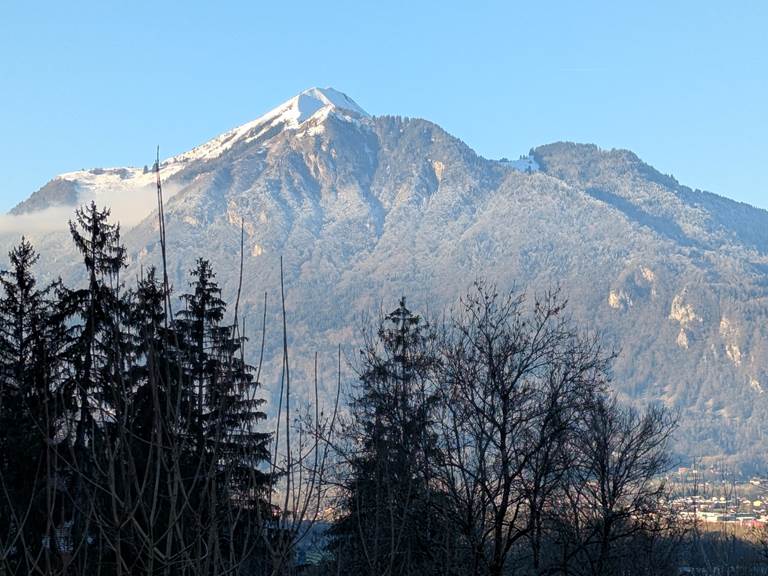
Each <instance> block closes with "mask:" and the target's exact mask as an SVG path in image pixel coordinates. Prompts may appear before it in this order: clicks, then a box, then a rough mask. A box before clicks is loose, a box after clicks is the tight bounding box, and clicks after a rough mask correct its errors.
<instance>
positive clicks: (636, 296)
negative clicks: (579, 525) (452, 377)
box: [0, 88, 768, 466]
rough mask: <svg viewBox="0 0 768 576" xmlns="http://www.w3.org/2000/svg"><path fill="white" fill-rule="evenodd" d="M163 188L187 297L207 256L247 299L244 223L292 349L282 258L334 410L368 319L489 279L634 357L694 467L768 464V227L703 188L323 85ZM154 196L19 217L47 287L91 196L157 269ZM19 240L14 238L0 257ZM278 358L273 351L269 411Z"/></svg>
mask: <svg viewBox="0 0 768 576" xmlns="http://www.w3.org/2000/svg"><path fill="white" fill-rule="evenodd" d="M160 175H161V178H162V180H163V185H164V189H165V190H166V191H167V192H168V194H169V196H170V197H169V198H168V200H167V202H166V211H167V214H166V220H167V224H166V226H167V233H168V250H169V254H170V262H169V264H170V266H171V270H170V274H171V278H172V282H173V284H174V286H175V289H176V292H180V291H181V290H183V289H184V288H186V278H185V274H186V271H187V270H189V269H190V268H191V266H192V262H193V260H194V259H195V258H196V257H197V256H199V255H202V256H205V257H208V258H210V259H211V260H212V261H213V262H214V263H215V266H216V269H217V271H218V276H219V280H220V281H221V283H222V285H223V287H224V294H225V297H227V298H228V299H229V300H230V301H232V300H233V299H234V295H235V293H236V289H237V286H236V284H237V271H238V267H239V256H238V254H239V246H240V227H241V223H244V228H245V242H246V256H247V258H246V262H245V273H244V284H243V286H244V288H243V297H242V301H241V310H244V311H245V313H246V315H247V317H248V323H249V325H250V327H251V328H252V329H249V332H250V334H251V337H252V339H253V340H255V341H256V343H258V341H259V338H260V332H259V326H258V324H260V319H261V314H262V305H263V299H264V292H265V291H266V292H268V294H269V296H268V303H267V318H268V342H273V341H274V342H275V343H277V341H278V336H279V323H278V317H277V312H278V304H279V303H278V300H277V297H278V296H279V269H280V262H279V258H280V256H282V257H283V261H284V266H285V281H286V298H287V307H288V317H289V331H290V335H291V339H292V342H293V346H292V350H291V355H292V358H293V359H294V362H295V363H296V365H297V366H298V370H297V385H299V386H301V385H302V382H303V383H308V382H309V381H310V380H309V374H308V372H307V370H306V367H307V366H309V365H310V362H309V359H310V358H311V355H312V354H313V353H314V351H315V350H317V351H319V352H320V357H321V368H322V374H323V383H324V389H325V390H326V392H329V391H330V389H331V388H332V385H333V366H334V365H335V347H336V345H337V343H341V344H342V345H344V346H345V350H346V352H347V354H348V355H349V356H350V357H354V356H355V352H354V350H355V348H354V344H352V343H354V342H355V338H356V337H357V336H358V335H359V333H360V331H359V327H360V324H361V318H363V317H364V316H365V315H366V314H368V315H370V314H371V313H373V314H375V313H376V312H377V311H378V310H379V309H380V308H381V307H382V306H383V308H384V309H388V308H389V307H391V306H392V305H393V304H394V303H395V301H396V299H397V298H398V297H399V296H400V295H401V294H405V295H407V296H408V298H409V302H410V303H411V307H412V308H414V309H416V310H420V311H421V312H422V313H427V314H429V313H438V312H440V311H442V310H443V309H444V308H445V307H447V306H450V305H451V304H452V303H453V302H455V300H456V298H457V297H458V296H459V295H460V294H461V293H462V292H464V291H465V290H466V289H467V288H468V287H469V286H470V285H471V283H472V282H473V280H475V279H476V278H481V277H482V278H488V279H490V280H492V281H494V282H496V283H497V284H498V286H499V287H500V288H502V289H506V288H512V287H518V288H519V289H523V288H524V289H526V290H528V291H529V292H537V291H541V290H545V289H547V288H548V287H550V286H552V285H560V286H561V288H562V290H563V292H564V293H565V294H566V295H567V296H568V299H569V302H570V306H569V307H570V311H571V314H572V315H573V317H574V319H575V320H576V321H578V322H579V323H580V324H581V325H582V326H583V327H584V328H585V329H588V330H594V331H599V332H600V333H601V334H602V335H603V339H604V341H605V343H606V345H608V346H615V347H616V348H617V350H618V351H619V353H618V357H617V361H616V363H615V365H614V382H613V384H614V387H615V388H616V390H617V391H618V392H619V393H620V395H622V396H623V397H624V398H626V399H629V400H630V401H632V402H636V403H638V404H645V403H652V402H662V403H664V404H666V405H668V406H670V407H673V408H674V409H677V410H679V411H680V421H681V427H680V430H679V433H678V444H677V447H678V450H679V452H680V454H681V455H684V456H686V457H689V456H697V457H707V458H712V459H720V460H723V461H726V462H730V463H733V464H751V465H755V466H759V465H764V463H765V450H764V448H763V445H764V442H765V439H766V432H768V424H766V422H767V421H768V419H766V415H767V414H768V333H767V329H766V310H768V306H767V305H768V212H765V211H763V210H759V209H757V208H753V207H751V206H748V205H746V204H740V203H737V202H734V201H731V200H728V199H726V198H723V197H720V196H717V195H714V194H710V193H707V192H702V191H699V190H691V189H690V188H687V187H685V186H683V185H681V184H679V183H678V182H677V181H676V180H675V179H674V178H672V177H671V176H668V175H664V174H661V173H659V172H658V171H656V170H655V169H653V168H652V167H651V166H648V165H647V164H645V163H643V162H642V161H641V160H640V159H639V158H638V157H637V156H636V155H634V154H633V153H631V152H629V151H626V150H601V149H599V148H597V147H596V146H593V145H588V144H574V143H566V142H560V143H556V144H550V145H546V146H542V147H539V148H535V149H533V150H531V152H530V153H529V154H528V155H527V156H525V157H523V158H521V159H520V160H517V161H513V162H510V161H506V160H501V161H497V160H489V159H485V158H482V157H480V156H479V155H477V154H476V153H475V152H474V151H472V150H471V149H470V148H469V147H468V146H466V145H465V144H464V143H463V142H461V141H460V140H459V139H457V138H455V137H453V136H451V135H449V134H447V133H446V132H445V131H444V130H442V129H441V128H440V127H439V126H437V125H435V124H433V123H431V122H428V121H426V120H421V119H410V118H401V117H395V116H380V117H372V116H370V115H368V114H367V113H366V112H365V111H364V110H363V109H362V108H361V107H360V106H358V105H357V104H356V103H355V102H354V101H352V100H351V99H350V98H349V97H347V96H346V95H344V94H342V93H340V92H337V91H335V90H332V89H317V88H313V89H311V90H308V91H306V92H303V93H301V94H299V95H298V96H296V97H294V98H292V99H290V100H288V101H287V102H285V103H284V104H282V105H281V106H278V107H277V108H275V109H274V110H272V111H271V112H269V113H267V114H265V115H264V116H261V117H260V118H258V119H257V120H254V121H253V122H250V123H248V124H245V125H243V126H240V127H238V128H235V129H234V130H231V131H229V132H226V133H224V134H222V135H221V136H219V137H217V138H215V139H213V140H211V141H210V142H207V143H205V144H203V145H201V146H198V147H197V148H194V149H192V150H191V151H190V152H187V153H184V154H181V155H178V156H175V157H173V158H169V159H167V160H165V161H163V162H161V164H160ZM154 178H155V175H154V174H153V173H152V171H151V170H144V169H140V168H117V169H114V168H113V169H97V170H91V171H81V172H72V173H69V174H64V175H61V176H59V177H58V178H55V179H54V180H52V181H51V182H49V183H48V184H46V185H45V186H44V187H43V188H41V189H40V190H39V191H37V192H35V193H34V194H32V195H31V196H30V198H29V199H28V200H26V201H25V202H22V203H21V204H20V205H19V206H17V207H16V208H15V209H14V210H13V211H12V214H14V215H15V216H14V217H13V218H20V219H23V220H22V222H24V223H28V224H29V230H30V232H29V233H28V236H31V237H32V239H33V240H34V242H35V243H36V244H37V246H38V248H39V249H40V251H41V252H42V254H43V258H42V260H41V270H43V271H44V272H45V273H46V274H47V275H48V276H58V275H61V276H62V277H64V278H65V280H67V281H69V282H77V281H78V279H79V274H80V269H79V265H78V264H77V258H75V257H74V256H73V252H72V248H71V247H70V245H69V243H68V242H67V239H66V237H67V232H66V230H65V229H64V228H63V227H62V228H60V229H57V230H53V231H51V230H50V229H49V228H47V227H40V229H39V230H37V229H36V227H35V226H34V223H35V222H36V221H37V220H41V219H44V218H51V217H54V218H59V219H61V220H62V221H63V220H65V219H66V216H65V215H63V214H64V213H67V212H69V211H71V210H72V208H73V207H74V206H75V205H77V204H78V203H80V202H83V201H86V200H89V199H92V198H93V199H96V200H97V201H102V202H104V203H110V204H114V205H116V206H121V207H123V208H124V209H125V210H126V211H125V213H126V214H129V213H130V223H129V224H128V222H129V221H128V220H126V223H127V224H128V225H126V226H124V228H125V229H124V238H125V242H126V244H127V246H128V250H129V255H130V266H129V269H128V270H127V272H126V276H125V278H134V277H135V276H136V275H138V274H139V271H140V268H141V267H142V266H147V265H149V264H151V263H157V262H158V252H159V248H158V241H157V224H156V214H155V212H154V207H155V203H154V202H155V200H154ZM117 213H118V215H120V210H117ZM11 220H12V218H11ZM4 221H6V220H4ZM17 236H18V234H17V233H16V232H14V233H11V232H10V230H6V231H0V244H2V247H6V246H9V245H10V244H11V243H12V242H14V241H16V240H17ZM253 346H254V347H257V344H253ZM275 357H276V354H275V348H274V346H273V347H272V348H270V347H269V346H268V350H267V358H268V362H267V365H266V368H265V372H264V374H266V377H265V378H263V379H264V380H265V390H266V393H267V394H271V393H272V390H274V385H273V384H272V383H273V382H274V381H275V380H276V379H278V378H279V374H280V373H279V363H278V362H276V361H275V359H274V358H275ZM347 372H349V370H348V371H347ZM307 389H308V386H307Z"/></svg>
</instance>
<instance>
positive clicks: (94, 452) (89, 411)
mask: <svg viewBox="0 0 768 576" xmlns="http://www.w3.org/2000/svg"><path fill="white" fill-rule="evenodd" d="M109 216H110V211H109V209H107V208H104V209H99V208H97V207H96V204H95V203H94V202H91V203H90V204H89V205H87V206H85V207H83V208H80V209H78V210H77V211H76V212H75V219H74V221H70V223H69V228H70V232H71V235H72V240H73V242H74V244H75V247H76V248H77V250H78V251H79V252H80V254H81V255H82V257H83V264H84V267H85V271H86V274H87V278H88V285H87V286H86V287H84V288H80V289H74V290H71V289H67V288H62V289H61V295H60V298H59V314H60V315H61V316H62V317H63V318H65V319H66V321H67V324H68V326H69V328H68V342H67V350H66V356H67V362H68V363H69V365H70V378H69V379H68V381H67V383H66V392H65V393H66V396H67V398H68V399H69V401H70V410H71V411H72V413H73V416H74V423H73V425H72V426H71V427H72V428H73V429H74V442H73V445H72V458H71V461H72V465H73V468H72V470H71V482H70V483H71V490H70V499H71V502H70V506H71V508H70V511H69V517H70V519H69V520H68V521H67V526H71V529H72V535H73V543H74V546H80V545H81V544H82V543H84V542H87V541H89V539H90V538H91V536H90V535H89V534H88V533H87V525H88V523H89V521H90V519H89V518H88V516H89V515H90V514H93V508H92V507H91V508H90V509H89V508H88V507H87V506H86V503H87V502H93V501H94V498H95V496H93V494H104V495H106V494H108V492H106V491H99V490H97V489H96V487H97V486H99V485H100V484H104V483H105V482H107V481H108V479H106V478H104V477H103V476H104V472H105V467H104V465H101V464H99V465H97V464H98V462H97V461H98V459H99V458H107V456H105V450H108V449H111V446H110V444H109V442H108V440H107V436H108V435H110V434H112V435H114V434H115V425H116V421H118V420H119V419H120V417H121V415H122V414H123V413H124V412H125V409H126V406H125V405H124V399H125V396H126V383H125V381H124V379H123V378H124V373H125V357H124V354H125V352H126V350H127V343H126V340H125V330H124V326H123V325H124V323H125V320H126V313H127V306H126V302H125V299H124V298H123V297H122V295H121V292H120V290H121V283H120V272H121V270H122V269H123V268H124V267H125V265H126V253H125V248H124V246H123V245H122V244H121V240H120V226H119V224H112V223H110V222H109ZM102 464H103V463H102ZM89 492H92V493H93V494H89ZM82 557H84V556H82Z"/></svg>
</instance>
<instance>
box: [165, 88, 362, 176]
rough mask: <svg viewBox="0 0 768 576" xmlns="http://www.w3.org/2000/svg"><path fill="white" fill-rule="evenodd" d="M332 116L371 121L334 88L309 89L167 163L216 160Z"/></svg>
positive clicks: (355, 104) (353, 102) (350, 100)
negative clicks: (238, 148)
mask: <svg viewBox="0 0 768 576" xmlns="http://www.w3.org/2000/svg"><path fill="white" fill-rule="evenodd" d="M331 112H337V113H338V112H343V113H342V114H338V115H340V116H342V117H343V118H345V119H350V120H356V119H357V118H356V117H362V118H369V117H370V116H369V115H368V113H367V112H366V111H365V110H363V109H362V108H361V107H360V106H358V105H357V103H356V102H355V101H354V100H352V99H351V98H350V97H349V96H347V95H346V94H344V93H343V92H339V91H338V90H334V89H333V88H310V89H309V90H305V91H304V92H302V93H301V94H298V95H296V96H294V97H293V98H291V99H290V100H286V101H285V102H283V103H282V104H280V105H279V106H277V107H276V108H273V109H272V110H270V111H269V112H267V113H266V114H264V115H263V116H260V117H259V118H257V119H256V120H253V121H251V122H247V123H246V124H243V125H242V126H238V127H237V128H233V129H232V130H230V131H228V132H225V133H224V134H222V135H221V136H218V137H216V138H214V139H213V140H210V141H208V142H206V143H205V144H202V145H201V146H198V147H197V148H193V149H192V150H190V151H189V152H185V153H183V154H180V155H178V156H174V157H173V158H171V159H169V160H168V161H167V162H168V163H169V164H175V163H187V162H190V161H194V160H211V159H214V158H218V157H219V156H221V155H222V154H223V153H224V152H226V151H227V150H229V149H230V148H232V146H234V145H235V144H236V143H237V142H240V141H241V140H243V139H245V141H246V142H251V141H253V140H256V139H257V138H259V137H260V136H263V135H264V134H266V133H267V132H269V131H270V130H272V129H273V128H276V127H278V126H280V127H282V128H283V129H284V130H295V129H297V128H299V127H301V125H302V124H304V123H305V122H307V121H308V120H310V119H313V118H317V119H318V120H324V119H325V118H327V116H328V115H329V114H330V113H331ZM349 113H351V115H350V114H349Z"/></svg>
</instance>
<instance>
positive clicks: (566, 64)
mask: <svg viewBox="0 0 768 576" xmlns="http://www.w3.org/2000/svg"><path fill="white" fill-rule="evenodd" d="M767 37H768V2H763V1H758V0H755V1H752V2H748V1H738V0H731V1H729V2H724V1H723V2H714V1H707V0H698V1H682V0H681V1H675V0H666V1H655V0H643V1H631V2H630V1H627V2H624V1H620V2H617V1H615V0H614V1H605V2H597V1H590V0H580V1H579V2H574V1H571V0H567V1H566V0H563V1H554V0H550V1H547V0H542V1H540V2H535V1H532V0H529V1H527V2H514V1H510V0H507V1H498V2H492V1H484V0H473V1H471V2H463V1H462V2H459V1H456V2H448V1H445V0H443V1H441V2H427V1H418V0H409V1H405V2H401V1H393V0H384V1H380V2H373V1H370V2H369V1H367V0H357V1H349V2H346V1H338V2H334V1H332V0H325V1H322V2H317V1H303V0H292V1H290V2H287V1H282V2H278V1H266V0H263V1H245V0H244V1H239V2H234V1H231V2H227V1H224V0H220V1H218V2H211V1H205V2H203V1H200V2H197V1H193V0H187V1H184V2H172V1H160V0H154V1H152V2H144V1H141V0H138V1H137V0H133V1H131V2H128V1H127V0H124V1H117V0H115V1H109V0H101V1H99V2H95V1H94V2H79V1H77V0H72V1H69V2H60V1H56V2H53V1H37V2H22V1H15V0H0V212H3V211H5V210H8V209H10V208H11V207H12V206H13V205H15V204H16V203H17V202H19V201H20V200H22V199H23V198H25V197H27V196H28V195H29V194H30V193H31V192H33V191H34V190H36V189H37V188H39V187H40V186H41V185H42V184H44V183H45V182H46V181H48V180H49V179H50V178H52V177H53V176H55V175H57V174H59V173H61V172H67V171H71V170H77V169H80V168H92V167H107V166H124V165H137V166H142V165H144V164H150V163H151V162H152V156H153V151H154V148H155V146H156V145H157V144H160V146H161V152H162V155H163V156H170V155H172V154H175V153H178V152H182V151H184V150H187V149H189V148H191V147H192V146H194V145H196V144H200V143H202V142H204V141H206V140H208V139H209V138H211V137H213V136H215V135H216V134H218V133H220V132H223V131H225V130H227V129H229V128H232V127H234V126H236V125H238V124H241V123H244V122H246V121H248V120H251V119H254V118H256V117H258V116H260V115H261V114H262V113H264V112H266V111H267V110H268V109H270V108H272V107H273V106H275V105H277V104H279V103H280V102H282V101H283V100H286V99H288V98H290V97H291V96H293V95H294V94H296V93H297V92H300V91H301V90H303V89H305V88H308V87H311V86H333V87H334V88H336V89H338V90H341V91H343V92H346V93H347V94H348V95H349V96H351V97H352V98H353V99H354V100H356V101H357V102H358V103H359V104H360V105H361V106H362V107H363V108H365V109H366V110H367V111H368V112H370V113H371V114H398V115H403V116H420V117H424V118H427V119H429V120H432V121H434V122H437V123H438V124H440V125H441V126H442V127H444V128H445V129H447V130H448V131H449V132H451V133H452V134H454V135H456V136H458V137H460V138H461V139H463V140H464V141H465V142H467V143H468V144H469V145H470V146H472V147H473V148H474V149H475V150H477V151H478V152H479V153H480V154H482V155H484V156H486V157H490V158H498V157H501V156H507V157H510V158H512V157H517V156H519V155H520V154H524V153H526V152H527V151H528V150H529V149H530V148H531V147H534V146H537V145H540V144H545V143H548V142H553V141H557V140H572V141H578V142H592V143H595V144H598V145H599V146H601V147H604V148H629V149H631V150H633V151H634V152H636V153H637V154H638V155H639V156H640V157H641V158H643V159H644V160H645V161H647V162H649V163H650V164H652V165H653V166H655V167H656V168H658V169H659V170H660V171H662V172H664V173H671V174H673V175H674V176H675V177H676V178H677V179H678V180H679V181H680V182H681V183H684V184H687V185H689V186H691V187H694V188H702V189H706V190H710V191H713V192H716V193H719V194H722V195H725V196H728V197H731V198H734V199H737V200H741V201H744V202H749V203H751V204H755V205H758V206H761V207H764V208H768V166H767V165H766V159H767V158H768V140H767V139H766V136H767V135H768V112H767V111H766V110H767V109H766V107H767V106H768V40H766V38H767Z"/></svg>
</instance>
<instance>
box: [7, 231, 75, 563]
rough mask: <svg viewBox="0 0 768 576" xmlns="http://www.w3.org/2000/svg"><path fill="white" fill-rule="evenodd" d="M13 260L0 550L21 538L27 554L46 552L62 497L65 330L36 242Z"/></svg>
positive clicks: (18, 250) (22, 248) (20, 559)
mask: <svg viewBox="0 0 768 576" xmlns="http://www.w3.org/2000/svg"><path fill="white" fill-rule="evenodd" d="M9 260H10V265H11V266H10V270H8V271H5V272H0V288H1V290H0V485H2V490H0V526H1V527H2V528H0V545H1V544H2V543H5V542H7V541H8V540H6V539H7V538H18V537H19V534H18V533H21V535H22V536H21V538H20V539H19V540H18V541H21V542H25V543H26V548H27V552H30V551H32V552H34V553H39V552H40V545H41V542H42V539H43V536H44V534H46V533H47V525H48V518H49V517H50V516H51V515H52V514H53V511H54V510H53V509H54V508H55V507H56V505H57V501H58V500H59V499H58V498H57V497H56V494H57V490H56V488H55V471H54V470H53V469H51V467H50V458H49V456H50V452H49V451H50V450H51V446H52V445H53V444H54V439H55V436H56V432H57V426H58V416H59V409H58V402H57V394H56V392H57V385H58V377H59V362H58V349H57V347H58V345H59V344H60V342H61V336H62V331H63V328H62V326H61V325H60V324H59V323H57V322H56V320H55V318H53V316H52V315H51V307H50V302H49V295H50V292H51V287H48V288H45V289H42V290H41V289H38V287H37V282H36V280H35V277H34V275H33V274H32V268H33V266H34V265H35V263H36V262H37V261H38V255H37V253H36V252H35V250H34V248H33V247H32V245H31V244H30V243H29V242H28V241H27V240H26V239H25V238H22V240H21V243H20V244H19V245H18V246H16V247H15V248H13V249H12V250H11V252H10V253H9ZM52 496H53V497H52ZM19 548H20V547H19V546H13V547H12V549H13V550H18V549H19ZM28 557H29V556H27V558H28ZM24 560H25V558H24V557H22V555H19V556H18V558H16V562H17V564H16V565H15V566H16V568H15V569H16V570H18V573H27V571H29V568H30V567H29V565H27V564H25V563H24Z"/></svg>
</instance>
